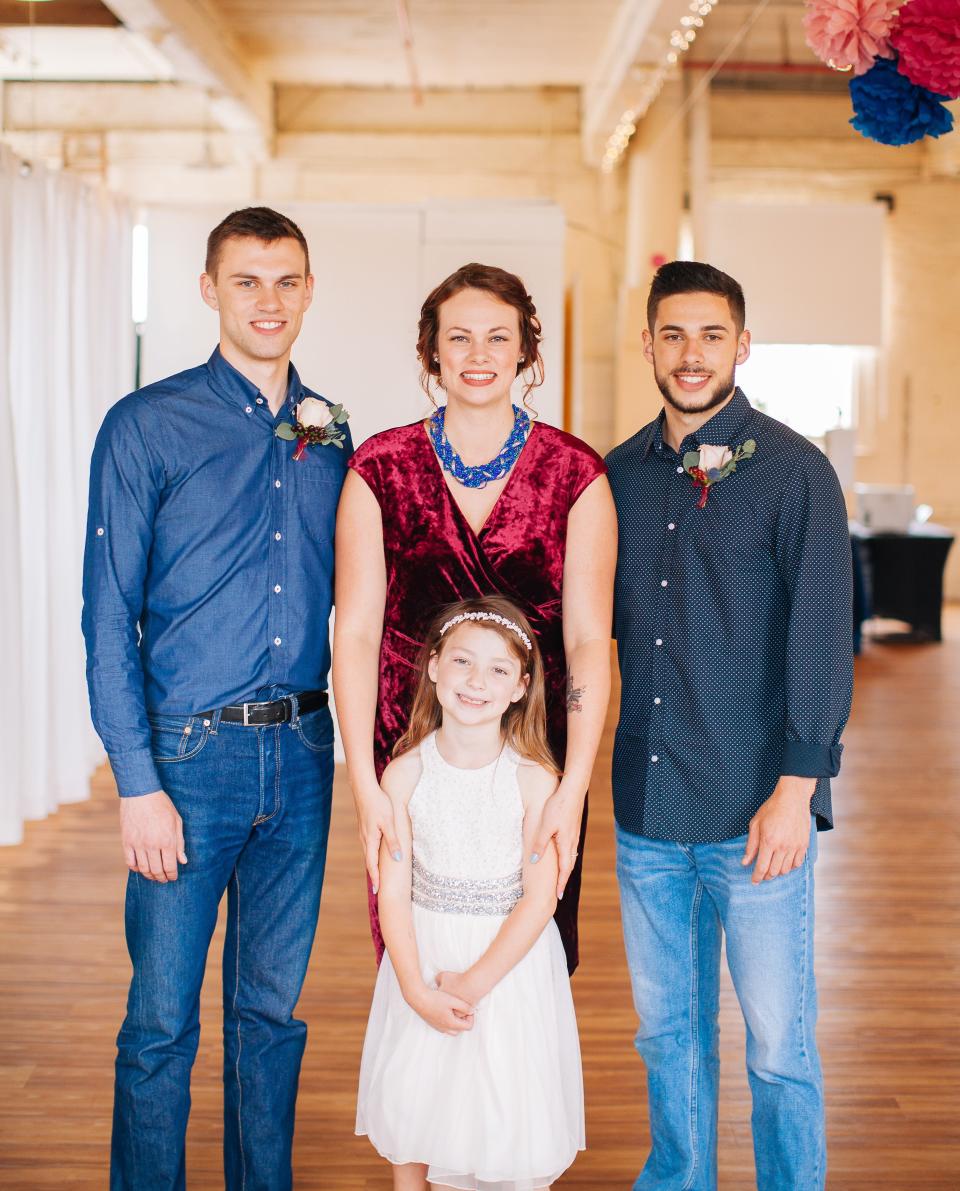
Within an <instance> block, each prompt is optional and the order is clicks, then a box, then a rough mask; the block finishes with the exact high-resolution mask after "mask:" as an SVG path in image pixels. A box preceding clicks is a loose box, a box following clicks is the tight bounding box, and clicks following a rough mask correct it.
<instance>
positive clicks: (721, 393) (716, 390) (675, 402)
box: [653, 366, 737, 414]
mask: <svg viewBox="0 0 960 1191" xmlns="http://www.w3.org/2000/svg"><path fill="white" fill-rule="evenodd" d="M688 372H689V373H690V374H691V375H696V374H697V373H696V369H690V370H688ZM653 375H654V379H655V380H656V382H657V388H658V389H659V390H660V392H661V393H662V395H663V399H664V401H666V402H667V404H668V405H671V406H673V408H674V409H675V410H677V411H678V412H679V413H681V414H703V413H707V412H708V411H709V410H711V409H716V408H717V406H718V405H723V403H724V402H725V401H727V400H729V398H730V397H731V396H732V395H733V390H734V389H735V388H736V383H737V382H736V379H735V378H736V367H733V368H731V369H730V373H729V375H728V376H725V377H720V378H719V379H718V380H717V381H716V382H715V383H714V385H713V386H712V387H710V386H707V388H705V389H702V390H701V391H700V392H699V393H691V394H690V397H691V400H690V402H685V401H684V400H683V399H682V397H677V396H676V394H674V393H673V392H672V391H671V389H670V376H671V375H672V373H671V374H669V375H667V376H664V375H663V374H662V373H660V372H659V371H658V370H657V368H656V366H654V369H653Z"/></svg>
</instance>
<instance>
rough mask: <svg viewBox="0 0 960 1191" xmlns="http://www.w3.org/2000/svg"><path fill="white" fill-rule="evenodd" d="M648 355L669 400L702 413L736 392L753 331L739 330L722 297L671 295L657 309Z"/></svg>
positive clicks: (647, 336)
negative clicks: (739, 369)
mask: <svg viewBox="0 0 960 1191" xmlns="http://www.w3.org/2000/svg"><path fill="white" fill-rule="evenodd" d="M643 354H644V355H645V356H646V358H647V359H648V360H649V361H650V363H651V364H652V365H653V372H654V376H655V377H656V381H657V387H658V388H659V390H660V392H661V393H662V394H663V399H664V401H666V402H667V403H668V404H669V405H671V406H673V408H674V409H676V410H678V411H679V412H680V413H682V414H702V413H706V412H707V411H708V410H712V409H716V408H717V406H720V405H723V404H724V402H725V401H727V400H728V399H729V398H730V396H731V395H732V394H733V389H734V385H735V370H736V366H737V364H742V363H744V361H745V360H746V359H747V357H748V356H749V355H750V332H749V331H743V330H740V331H738V329H737V327H736V325H735V324H734V321H733V316H732V314H731V313H730V306H729V304H728V302H727V299H726V298H725V297H723V296H722V295H721V294H711V293H699V292H698V293H690V294H671V295H670V296H669V297H667V298H663V299H662V300H661V302H660V304H659V306H658V307H657V317H656V324H655V326H654V327H653V329H652V332H651V331H649V330H645V331H644V332H643Z"/></svg>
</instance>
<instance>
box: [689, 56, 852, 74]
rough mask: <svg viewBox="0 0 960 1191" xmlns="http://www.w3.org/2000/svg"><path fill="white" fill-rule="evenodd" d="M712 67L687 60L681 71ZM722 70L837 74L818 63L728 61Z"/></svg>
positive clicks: (711, 64) (755, 72)
mask: <svg viewBox="0 0 960 1191" xmlns="http://www.w3.org/2000/svg"><path fill="white" fill-rule="evenodd" d="M713 65H714V63H712V62H694V61H693V60H692V59H689V58H688V59H687V60H686V61H685V62H684V64H683V69H684V70H710V69H711V68H712V67H713ZM723 69H724V70H740V71H749V72H750V73H751V74H822V75H836V74H837V71H835V70H833V69H832V68H831V67H829V66H823V65H821V64H820V63H819V62H736V61H731V60H729V59H728V60H727V61H726V62H724V64H723Z"/></svg>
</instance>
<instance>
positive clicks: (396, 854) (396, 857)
mask: <svg viewBox="0 0 960 1191" xmlns="http://www.w3.org/2000/svg"><path fill="white" fill-rule="evenodd" d="M393 858H394V860H402V859H403V853H402V852H401V851H400V849H399V848H398V849H397V850H396V852H394V854H393Z"/></svg>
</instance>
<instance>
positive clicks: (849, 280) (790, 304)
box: [707, 202, 886, 346]
mask: <svg viewBox="0 0 960 1191" xmlns="http://www.w3.org/2000/svg"><path fill="white" fill-rule="evenodd" d="M885 215H886V207H884V206H883V204H881V203H842V204H841V203H835V204H827V203H817V204H808V205H803V206H800V205H790V206H776V205H767V204H761V203H720V202H717V203H711V204H710V209H709V216H708V229H707V247H708V253H707V260H709V261H710V263H711V264H713V265H716V266H717V267H718V268H720V269H723V270H724V272H726V273H729V274H730V275H731V276H733V277H735V278H736V279H737V280H738V281H739V282H740V284H741V285H742V286H743V290H744V293H745V295H746V299H747V326H748V327H749V328H750V330H751V332H752V334H753V337H754V339H755V340H756V341H757V342H758V343H839V344H861V345H864V346H879V344H880V343H881V341H882V309H883V293H882V278H883V225H884V217H885Z"/></svg>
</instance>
